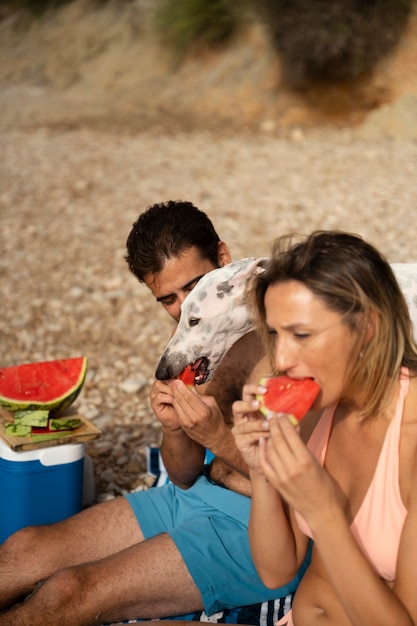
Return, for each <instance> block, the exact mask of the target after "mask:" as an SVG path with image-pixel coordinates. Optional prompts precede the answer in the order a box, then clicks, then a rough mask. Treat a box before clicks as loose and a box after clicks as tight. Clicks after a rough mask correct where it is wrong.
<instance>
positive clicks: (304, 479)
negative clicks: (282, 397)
mask: <svg viewBox="0 0 417 626" xmlns="http://www.w3.org/2000/svg"><path fill="white" fill-rule="evenodd" d="M269 432H270V436H269V438H268V441H266V442H265V445H263V446H261V447H260V450H259V453H260V461H259V463H260V467H261V470H262V472H263V473H264V475H265V477H266V478H267V480H269V482H270V483H271V484H272V485H273V486H274V487H275V489H276V490H277V491H278V492H279V493H280V494H281V496H282V497H283V498H284V500H286V502H287V503H288V504H289V505H290V506H291V507H292V508H294V509H296V510H297V511H298V512H299V513H301V515H302V516H303V517H304V518H305V519H306V521H309V520H312V519H314V516H315V515H317V514H318V513H320V511H321V510H322V509H323V507H325V506H326V502H329V504H330V503H331V502H334V499H335V490H334V486H333V483H332V481H331V479H330V477H329V475H328V473H327V472H326V470H324V469H323V468H322V467H321V466H320V464H319V463H318V461H317V459H316V458H315V457H314V456H313V454H312V453H311V452H310V451H309V450H308V448H307V447H306V446H305V444H304V442H303V441H302V440H301V437H300V435H299V433H298V429H297V428H294V426H293V425H292V424H291V422H290V421H289V419H288V416H287V415H284V414H281V415H277V416H274V417H271V418H270V419H269Z"/></svg>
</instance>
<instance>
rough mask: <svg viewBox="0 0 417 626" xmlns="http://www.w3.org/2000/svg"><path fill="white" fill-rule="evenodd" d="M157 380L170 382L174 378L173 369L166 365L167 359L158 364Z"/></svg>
mask: <svg viewBox="0 0 417 626" xmlns="http://www.w3.org/2000/svg"><path fill="white" fill-rule="evenodd" d="M155 378H157V379H158V380H169V379H170V378H174V376H173V373H172V368H171V367H169V365H168V364H167V363H166V361H165V359H163V358H162V359H161V360H160V361H159V363H158V367H157V368H156V372H155Z"/></svg>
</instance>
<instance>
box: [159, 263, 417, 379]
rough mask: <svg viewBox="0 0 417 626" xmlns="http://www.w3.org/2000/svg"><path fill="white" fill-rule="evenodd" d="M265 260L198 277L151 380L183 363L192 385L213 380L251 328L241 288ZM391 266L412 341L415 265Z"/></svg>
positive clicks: (171, 374) (174, 372) (170, 374)
mask: <svg viewBox="0 0 417 626" xmlns="http://www.w3.org/2000/svg"><path fill="white" fill-rule="evenodd" d="M266 262H267V259H254V258H252V257H248V258H244V259H241V260H240V261H235V262H233V263H229V264H228V265H226V266H225V267H222V268H219V269H216V270H213V271H211V272H209V273H208V274H206V275H205V276H203V278H201V280H200V281H199V282H198V284H197V285H196V286H195V287H194V289H193V290H192V291H191V292H190V293H189V294H188V296H187V297H186V299H185V300H184V302H183V305H182V308H181V319H180V322H179V324H178V327H177V330H176V331H175V334H174V336H173V337H172V339H171V341H170V342H169V343H168V345H167V346H166V348H165V350H164V352H163V354H162V356H161V358H160V360H159V363H158V367H157V370H156V374H155V375H156V378H158V379H159V380H167V379H170V378H175V377H176V376H178V374H180V372H181V371H182V370H183V369H184V368H185V366H186V365H189V364H190V365H191V364H192V365H193V369H195V370H196V372H197V374H196V379H195V382H196V384H202V383H203V382H207V381H208V380H210V379H211V378H212V377H213V374H214V373H215V371H216V369H217V366H218V365H219V363H220V361H221V360H222V358H223V357H224V355H225V354H226V353H227V352H228V350H229V349H230V348H231V346H232V345H233V344H234V343H235V341H237V340H238V339H239V338H240V337H242V336H243V335H244V334H246V333H248V332H249V331H250V330H253V324H252V322H251V320H250V319H249V315H248V310H247V308H246V304H245V285H246V281H247V279H248V277H249V276H250V275H252V273H253V272H261V271H263V269H264V266H265V263H266ZM391 267H392V269H393V270H394V273H395V275H396V277H397V280H398V282H399V285H400V287H401V289H402V291H403V293H404V296H405V298H406V301H407V304H408V307H409V309H410V314H411V318H412V321H413V326H414V337H415V340H416V341H417V263H393V264H392V266H391Z"/></svg>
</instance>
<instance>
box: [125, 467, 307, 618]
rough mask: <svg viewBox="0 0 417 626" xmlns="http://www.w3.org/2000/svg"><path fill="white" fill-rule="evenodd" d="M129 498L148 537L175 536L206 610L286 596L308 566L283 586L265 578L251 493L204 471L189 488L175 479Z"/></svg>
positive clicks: (291, 591)
mask: <svg viewBox="0 0 417 626" xmlns="http://www.w3.org/2000/svg"><path fill="white" fill-rule="evenodd" d="M126 498H127V499H128V501H129V503H130V505H131V507H132V509H133V511H134V513H135V515H136V517H137V519H138V523H139V525H140V527H141V530H142V532H143V534H144V536H145V538H146V539H148V538H150V537H152V536H155V535H158V534H160V533H164V532H166V533H168V534H169V535H170V536H171V537H172V539H173V541H174V542H175V544H176V546H177V547H178V550H179V551H180V553H181V556H182V558H183V559H184V562H185V564H186V566H187V568H188V570H189V571H190V574H191V576H192V578H193V580H194V582H195V584H196V586H197V588H198V589H199V591H200V593H201V595H202V598H203V602H204V609H205V613H206V614H207V615H212V614H215V613H217V612H219V611H224V610H225V609H234V608H235V607H244V606H247V605H251V604H257V603H262V602H265V601H268V600H274V599H276V598H282V597H285V596H287V595H289V594H292V593H293V592H294V591H295V589H296V587H297V586H298V583H299V581H300V579H301V576H302V574H303V573H304V569H305V568H304V569H303V570H302V571H300V572H299V574H298V575H297V576H296V577H295V578H294V579H293V580H292V581H291V583H289V584H288V585H286V586H285V587H281V588H279V589H272V590H271V589H268V588H267V587H265V585H263V583H262V582H261V580H260V578H259V576H258V574H257V572H256V569H255V567H254V565H253V562H252V558H251V554H250V548H249V540H248V531H247V528H248V521H249V511H250V498H247V497H245V496H242V495H240V494H237V493H235V492H233V491H230V490H228V489H224V488H223V487H220V486H217V485H213V483H211V482H209V481H208V480H207V479H206V478H205V477H204V476H200V477H199V478H198V480H197V481H196V482H195V484H194V485H193V486H192V487H190V488H189V489H187V490H183V489H180V488H178V487H177V486H176V485H174V484H172V483H170V484H168V485H165V486H163V487H159V488H157V489H149V490H148V491H140V492H135V493H131V494H127V495H126ZM246 623H248V622H246Z"/></svg>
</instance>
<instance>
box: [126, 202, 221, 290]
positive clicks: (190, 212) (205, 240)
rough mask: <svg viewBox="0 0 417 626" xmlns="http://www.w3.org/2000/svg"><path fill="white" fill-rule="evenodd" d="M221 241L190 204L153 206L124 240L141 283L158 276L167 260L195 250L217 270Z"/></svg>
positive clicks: (205, 216)
mask: <svg viewBox="0 0 417 626" xmlns="http://www.w3.org/2000/svg"><path fill="white" fill-rule="evenodd" d="M219 242H220V237H219V236H218V234H217V232H216V231H215V229H214V226H213V224H212V222H211V220H210V219H209V218H208V217H207V215H206V214H205V213H203V211H200V209H198V208H197V207H195V206H194V205H193V204H192V203H191V202H182V201H180V200H169V201H168V202H161V203H158V204H153V205H152V206H150V207H148V208H147V209H146V211H144V212H143V213H141V215H139V217H138V219H137V220H136V222H135V223H134V224H133V227H132V230H131V231H130V233H129V236H128V238H127V242H126V246H127V255H126V257H125V259H126V261H127V263H128V265H129V269H130V271H131V272H132V273H133V274H134V275H135V276H136V278H137V279H138V280H139V281H140V282H144V277H145V276H146V274H150V273H152V274H157V273H159V272H160V271H161V270H162V269H163V267H164V265H165V262H166V260H167V259H170V258H171V257H177V256H179V255H180V254H181V253H182V252H184V251H185V250H188V249H189V248H191V247H193V246H194V247H196V248H197V249H198V250H199V251H200V254H201V256H202V258H203V259H207V260H209V261H211V263H212V264H213V266H214V267H218V253H219V247H218V244H219Z"/></svg>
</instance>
